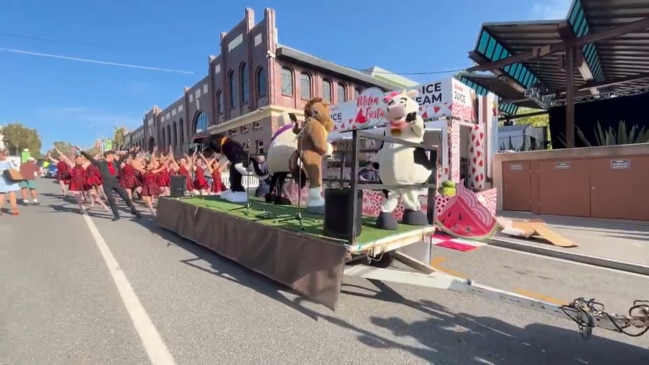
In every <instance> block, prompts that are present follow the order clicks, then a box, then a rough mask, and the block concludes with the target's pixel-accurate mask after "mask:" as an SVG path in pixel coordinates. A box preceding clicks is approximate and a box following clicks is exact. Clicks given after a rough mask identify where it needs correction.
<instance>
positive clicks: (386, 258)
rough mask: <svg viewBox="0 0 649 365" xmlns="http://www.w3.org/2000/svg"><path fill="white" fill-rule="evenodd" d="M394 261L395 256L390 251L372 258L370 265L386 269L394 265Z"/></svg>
mask: <svg viewBox="0 0 649 365" xmlns="http://www.w3.org/2000/svg"><path fill="white" fill-rule="evenodd" d="M392 261H394V257H392V255H390V254H389V253H387V252H384V253H383V254H381V255H379V256H378V257H372V258H371V260H370V266H373V267H378V268H380V269H385V268H387V267H390V265H392Z"/></svg>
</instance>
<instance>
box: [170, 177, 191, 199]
mask: <svg viewBox="0 0 649 365" xmlns="http://www.w3.org/2000/svg"><path fill="white" fill-rule="evenodd" d="M185 179H186V177H185V176H183V175H172V176H171V181H170V184H169V185H170V186H169V196H170V197H172V198H182V197H184V196H185V190H186V189H187V185H186V184H187V183H186V180H185Z"/></svg>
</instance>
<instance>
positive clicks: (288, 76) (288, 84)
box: [282, 66, 294, 96]
mask: <svg viewBox="0 0 649 365" xmlns="http://www.w3.org/2000/svg"><path fill="white" fill-rule="evenodd" d="M293 89H294V88H293V71H292V70H291V69H290V68H288V67H286V66H284V67H282V95H286V96H293Z"/></svg>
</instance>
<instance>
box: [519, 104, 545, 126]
mask: <svg viewBox="0 0 649 365" xmlns="http://www.w3.org/2000/svg"><path fill="white" fill-rule="evenodd" d="M540 111H541V110H537V109H531V108H518V112H517V113H516V114H517V115H522V114H531V113H537V112H540ZM516 124H530V125H532V127H548V129H549V127H550V116H549V115H548V114H547V113H546V114H541V115H535V116H531V117H524V118H519V119H516Z"/></svg>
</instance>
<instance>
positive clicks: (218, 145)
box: [208, 133, 250, 203]
mask: <svg viewBox="0 0 649 365" xmlns="http://www.w3.org/2000/svg"><path fill="white" fill-rule="evenodd" d="M208 147H209V148H210V149H211V150H213V151H214V152H216V153H217V154H219V155H220V157H225V158H226V159H227V160H228V161H229V162H230V189H229V190H226V191H224V192H222V193H221V199H224V200H227V201H229V202H232V203H245V202H246V201H248V192H247V191H246V188H245V187H244V186H243V184H242V180H243V176H248V175H250V173H249V172H248V170H247V169H246V168H247V164H248V162H249V157H248V153H247V152H246V150H245V149H244V148H243V145H242V144H241V143H239V142H237V141H235V140H233V139H231V138H229V137H228V136H226V135H224V134H220V133H219V134H215V135H213V136H210V138H209V140H208Z"/></svg>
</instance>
